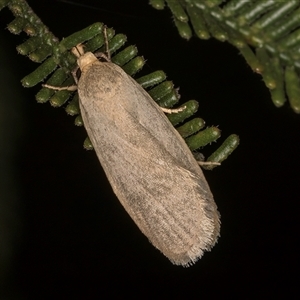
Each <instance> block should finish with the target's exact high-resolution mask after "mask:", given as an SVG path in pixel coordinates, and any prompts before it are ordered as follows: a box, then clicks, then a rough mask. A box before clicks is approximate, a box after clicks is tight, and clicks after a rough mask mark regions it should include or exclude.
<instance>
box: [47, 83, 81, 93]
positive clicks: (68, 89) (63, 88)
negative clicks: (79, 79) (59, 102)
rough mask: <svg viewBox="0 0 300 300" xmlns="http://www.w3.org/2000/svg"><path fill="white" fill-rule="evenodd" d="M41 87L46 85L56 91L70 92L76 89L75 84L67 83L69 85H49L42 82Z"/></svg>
mask: <svg viewBox="0 0 300 300" xmlns="http://www.w3.org/2000/svg"><path fill="white" fill-rule="evenodd" d="M42 86H43V87H46V88H48V89H50V90H56V91H70V92H74V91H76V90H77V85H69V86H61V87H60V86H53V85H49V84H43V85H42Z"/></svg>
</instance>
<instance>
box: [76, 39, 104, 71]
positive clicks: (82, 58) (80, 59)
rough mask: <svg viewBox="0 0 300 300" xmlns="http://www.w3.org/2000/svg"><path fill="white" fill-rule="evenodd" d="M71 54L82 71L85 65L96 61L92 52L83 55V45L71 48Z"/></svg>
mask: <svg viewBox="0 0 300 300" xmlns="http://www.w3.org/2000/svg"><path fill="white" fill-rule="evenodd" d="M71 51H72V53H73V54H74V55H75V56H76V57H77V64H78V66H79V68H80V70H81V71H82V70H83V69H84V68H85V67H86V66H87V65H89V64H92V63H94V62H95V61H98V59H97V57H96V56H95V55H94V54H93V53H92V52H86V53H84V50H83V45H82V44H79V45H77V46H76V47H74V48H72V50H71Z"/></svg>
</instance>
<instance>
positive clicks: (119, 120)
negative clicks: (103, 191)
mask: <svg viewBox="0 0 300 300" xmlns="http://www.w3.org/2000/svg"><path fill="white" fill-rule="evenodd" d="M72 52H73V53H74V54H75V55H76V56H77V64H78V67H79V68H80V70H81V76H80V78H79V79H78V78H77V77H76V75H74V74H75V72H73V75H74V77H75V82H76V83H77V85H76V86H71V87H65V88H56V87H52V86H48V85H45V86H46V87H49V88H52V89H58V90H61V89H68V90H75V89H77V90H78V94H79V105H80V111H81V115H82V119H83V123H84V126H85V128H86V131H87V133H88V136H89V138H90V140H91V142H92V145H93V147H94V149H95V151H96V154H97V156H98V159H99V161H100V163H101V165H102V167H103V169H104V171H105V173H106V176H107V178H108V180H109V182H110V184H111V186H112V189H113V191H114V193H115V194H116V196H117V198H118V199H119V201H120V202H121V204H122V205H123V207H124V208H125V210H126V211H127V213H128V214H129V215H130V217H131V218H132V219H133V221H134V222H135V223H136V225H137V226H138V227H139V229H140V230H141V231H142V232H143V234H144V235H145V236H146V237H147V238H148V239H149V240H150V242H151V243H152V244H153V245H154V246H155V247H156V248H157V249H159V250H160V251H161V252H162V253H163V254H164V255H165V256H166V257H167V258H168V259H169V260H170V261H171V262H172V263H173V264H175V265H182V266H190V265H192V264H193V263H195V262H196V261H197V260H198V259H199V258H200V257H201V256H202V255H203V253H204V251H208V250H210V249H211V248H212V247H213V246H214V245H215V243H216V241H217V239H218V236H219V232H220V216H219V213H218V210H217V206H216V204H215V202H214V199H213V195H212V193H211V191H210V188H209V185H208V183H207V181H206V179H205V177H204V175H203V173H202V170H201V168H200V166H199V164H198V162H197V161H196V160H195V158H194V156H193V154H192V153H191V151H190V150H189V148H188V146H187V145H186V143H185V141H184V140H183V138H182V137H181V136H180V134H179V133H178V132H177V131H176V129H175V128H174V127H173V126H172V124H171V123H170V122H169V120H168V118H167V117H166V116H165V114H164V112H163V109H162V108H161V107H159V106H158V105H157V104H156V103H155V102H154V100H153V99H152V98H151V97H150V96H149V94H148V93H147V92H146V91H145V90H144V89H143V88H142V87H141V86H140V85H139V84H138V83H137V82H136V81H135V80H134V79H132V78H131V77H130V76H129V75H127V74H126V73H125V72H124V71H123V69H122V68H121V67H119V66H117V65H116V64H114V63H112V62H111V61H110V58H109V57H107V56H106V55H105V54H103V53H101V54H99V55H97V56H100V57H101V58H102V61H100V60H99V59H98V58H97V57H96V55H94V54H93V53H91V52H87V53H84V51H83V48H82V47H80V46H79V47H76V49H75V48H74V49H73V51H72ZM167 112H170V111H168V110H167Z"/></svg>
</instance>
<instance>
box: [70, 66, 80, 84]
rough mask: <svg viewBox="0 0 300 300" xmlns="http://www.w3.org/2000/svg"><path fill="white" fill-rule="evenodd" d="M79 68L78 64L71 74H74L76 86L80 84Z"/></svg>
mask: <svg viewBox="0 0 300 300" xmlns="http://www.w3.org/2000/svg"><path fill="white" fill-rule="evenodd" d="M78 69H79V66H77V67H76V68H75V69H74V70H73V71H72V72H71V74H72V76H73V79H74V81H75V83H76V86H77V85H78V78H77V71H78Z"/></svg>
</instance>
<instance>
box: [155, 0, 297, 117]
mask: <svg viewBox="0 0 300 300" xmlns="http://www.w3.org/2000/svg"><path fill="white" fill-rule="evenodd" d="M150 4H151V5H152V6H153V7H154V8H156V9H163V8H164V6H165V4H166V5H167V6H168V7H169V9H170V10H171V12H172V14H173V16H174V22H175V25H176V27H177V29H178V32H179V34H180V36H181V37H183V38H185V39H189V38H191V36H192V29H191V28H193V29H194V32H195V34H196V36H198V37H199V38H201V39H208V38H209V37H214V38H216V39H218V40H220V41H228V42H229V43H231V44H233V45H234V46H235V47H237V48H238V49H239V50H240V52H241V54H242V55H243V56H244V58H245V59H246V61H247V63H248V64H249V65H250V67H251V68H252V70H253V71H254V72H256V73H259V74H261V76H262V77H263V80H264V82H265V84H266V86H267V87H268V88H269V90H270V93H271V98H272V101H273V103H274V104H275V105H276V106H277V107H280V106H282V105H283V104H284V103H285V102H286V99H288V100H289V103H290V105H291V107H292V109H293V110H294V111H295V112H296V113H300V94H299V93H296V90H297V91H298V90H299V89H300V84H299V82H300V79H299V75H300V54H299V43H300V29H299V26H300V1H299V0H288V1H281V0H256V1H254V0H252V1H245V0H227V1H226V0H165V1H164V0H151V1H150ZM291 72H292V73H293V74H291ZM292 90H293V91H292Z"/></svg>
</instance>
